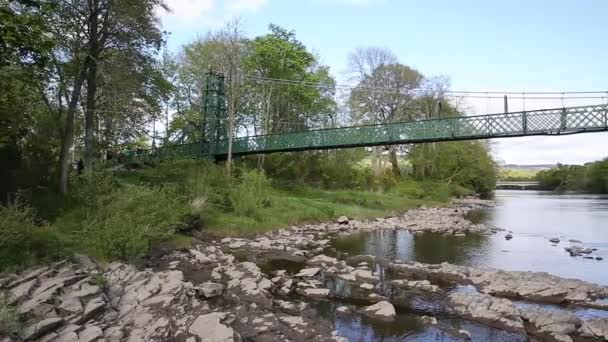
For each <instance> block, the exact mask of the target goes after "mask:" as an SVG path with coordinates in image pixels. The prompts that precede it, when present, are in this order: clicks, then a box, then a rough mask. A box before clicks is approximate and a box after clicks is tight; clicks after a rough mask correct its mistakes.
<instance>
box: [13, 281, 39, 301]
mask: <svg viewBox="0 0 608 342" xmlns="http://www.w3.org/2000/svg"><path fill="white" fill-rule="evenodd" d="M36 284H38V279H36V278H34V279H32V280H30V281H26V282H24V283H22V284H20V285H18V286H16V287H14V288H12V289H11V290H10V293H11V299H12V300H11V301H12V302H13V303H16V302H19V301H21V300H22V299H23V298H25V297H27V296H28V295H29V293H30V292H31V291H32V289H33V288H34V287H35V286H36Z"/></svg>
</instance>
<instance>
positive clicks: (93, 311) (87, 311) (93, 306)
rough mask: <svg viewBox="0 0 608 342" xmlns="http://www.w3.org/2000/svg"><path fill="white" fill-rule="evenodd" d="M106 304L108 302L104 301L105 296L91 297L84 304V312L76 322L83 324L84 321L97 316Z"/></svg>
mask: <svg viewBox="0 0 608 342" xmlns="http://www.w3.org/2000/svg"><path fill="white" fill-rule="evenodd" d="M105 306H106V303H105V302H104V300H103V298H101V297H96V298H93V299H91V300H90V301H89V302H88V303H87V304H86V305H85V306H84V312H83V314H82V316H81V317H80V318H78V319H77V320H76V323H77V324H82V323H84V322H86V321H88V320H89V319H91V318H93V317H95V316H97V315H98V314H100V313H101V312H102V311H103V310H104V307H105Z"/></svg>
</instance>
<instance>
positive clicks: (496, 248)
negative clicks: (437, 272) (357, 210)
mask: <svg viewBox="0 0 608 342" xmlns="http://www.w3.org/2000/svg"><path fill="white" fill-rule="evenodd" d="M494 196H495V200H496V204H497V205H496V206H495V207H493V208H488V209H482V210H478V211H475V212H471V213H470V214H469V216H468V218H469V219H470V220H472V221H474V222H481V223H485V224H486V225H488V226H490V227H498V228H503V229H505V231H503V232H499V233H497V234H493V235H488V234H467V235H466V236H450V235H444V234H431V233H425V234H412V233H410V232H408V231H406V230H376V231H366V232H360V233H355V234H351V235H347V236H342V237H339V238H337V239H335V240H334V241H333V244H332V245H333V247H334V248H336V250H337V251H338V252H344V253H348V254H351V255H357V254H372V255H375V256H376V257H377V258H379V259H384V260H393V259H400V260H403V261H419V262H424V263H440V262H444V261H445V262H449V263H453V264H459V265H467V266H477V267H493V268H500V269H506V270H513V271H543V272H548V273H552V274H555V275H558V276H561V277H571V278H579V279H583V280H587V281H590V282H594V283H598V284H603V285H608V272H606V270H607V269H608V268H607V267H608V265H607V263H608V196H598V195H587V194H567V195H558V194H554V193H551V192H542V191H518V190H499V191H496V193H495V195H494ZM507 233H511V234H512V235H513V238H512V239H510V240H507V239H505V235H506V234H507ZM555 237H557V238H559V239H560V243H558V244H554V243H551V242H550V241H549V239H551V238H555ZM569 240H578V241H581V242H575V244H577V245H580V246H583V247H585V248H592V249H597V250H595V251H594V252H593V253H591V254H590V255H588V257H593V259H585V258H583V257H582V256H578V257H572V256H570V254H569V253H567V252H566V251H565V250H564V247H569V246H571V245H573V242H570V241H569ZM596 257H600V258H603V260H596V259H595V258H596ZM425 305H427V303H424V300H422V301H421V308H420V309H421V311H422V312H425V311H426V309H425V307H424V306H425ZM332 311H333V307H331V308H326V309H325V312H326V313H329V312H332ZM430 314H433V312H432V311H431V312H430ZM577 314H578V315H581V316H584V315H598V316H601V317H605V315H606V312H605V311H597V310H580V311H578V312H577ZM328 316H329V317H330V318H333V320H334V324H335V326H336V328H337V330H338V334H339V335H340V336H344V337H347V338H348V340H349V341H366V342H367V341H379V340H382V341H454V340H461V339H459V338H458V337H455V336H454V335H452V334H449V333H448V334H446V333H445V329H441V330H438V329H433V328H428V327H422V326H420V325H419V324H416V322H417V321H416V320H415V319H414V318H413V317H414V315H412V314H411V313H409V312H408V311H407V310H406V311H403V310H399V312H398V321H397V323H393V324H379V323H377V322H374V321H370V320H368V319H366V318H365V317H362V316H360V315H354V316H352V317H349V318H343V317H340V316H335V315H333V317H332V315H328ZM442 321H443V322H444V324H445V322H448V323H447V325H448V330H449V329H450V325H452V327H451V328H452V329H454V330H458V329H461V328H464V329H466V330H468V331H469V332H470V333H471V335H472V340H473V341H524V340H526V339H527V338H526V337H525V336H522V335H516V334H510V333H507V332H505V331H501V330H497V329H493V328H489V327H486V326H480V325H478V324H474V323H471V322H468V321H465V320H461V319H449V318H448V317H445V316H442ZM449 322H451V323H449Z"/></svg>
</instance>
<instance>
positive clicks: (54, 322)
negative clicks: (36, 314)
mask: <svg viewBox="0 0 608 342" xmlns="http://www.w3.org/2000/svg"><path fill="white" fill-rule="evenodd" d="M63 322H64V320H63V318H59V317H53V318H47V319H43V320H42V321H40V322H38V323H35V324H32V325H30V326H28V327H26V328H25V329H24V330H23V340H24V341H33V340H36V339H37V338H39V337H42V336H44V335H45V334H46V333H48V332H50V331H52V330H54V329H56V328H57V327H59V326H60V325H61V324H63Z"/></svg>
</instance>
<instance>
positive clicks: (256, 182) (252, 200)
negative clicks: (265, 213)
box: [230, 170, 272, 219]
mask: <svg viewBox="0 0 608 342" xmlns="http://www.w3.org/2000/svg"><path fill="white" fill-rule="evenodd" d="M271 190H272V187H271V185H270V180H269V179H268V178H267V177H266V175H265V174H264V172H262V171H258V170H251V171H244V172H243V174H242V176H241V179H240V180H239V183H238V184H237V185H236V186H234V187H233V189H232V191H231V194H230V201H231V203H232V208H233V209H234V212H235V213H236V214H237V215H242V216H248V217H255V218H258V219H261V216H259V209H261V208H263V207H269V206H270V205H271V203H270V194H271Z"/></svg>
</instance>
